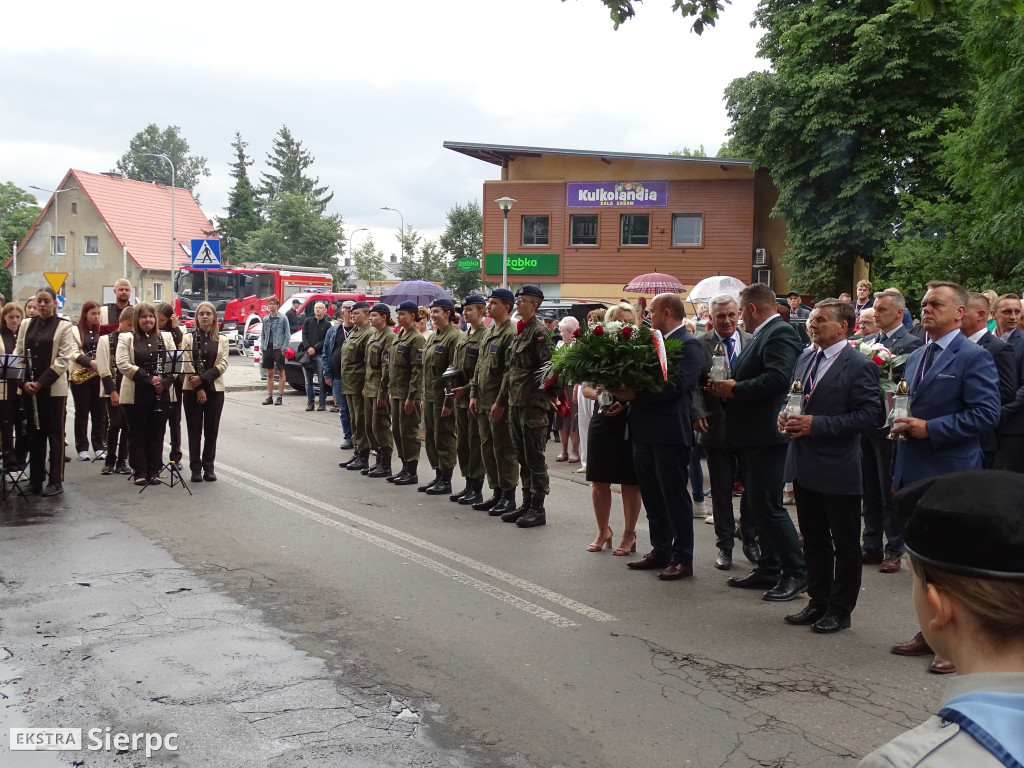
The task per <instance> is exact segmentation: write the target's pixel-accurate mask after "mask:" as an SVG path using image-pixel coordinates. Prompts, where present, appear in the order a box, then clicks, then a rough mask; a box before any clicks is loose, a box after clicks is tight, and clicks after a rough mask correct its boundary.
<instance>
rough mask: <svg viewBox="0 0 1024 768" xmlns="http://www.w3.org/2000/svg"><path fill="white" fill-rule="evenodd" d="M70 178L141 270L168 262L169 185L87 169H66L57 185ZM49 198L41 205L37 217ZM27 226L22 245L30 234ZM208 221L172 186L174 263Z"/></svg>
mask: <svg viewBox="0 0 1024 768" xmlns="http://www.w3.org/2000/svg"><path fill="white" fill-rule="evenodd" d="M70 178H74V179H75V180H76V181H77V182H78V186H79V187H81V189H82V191H83V192H85V194H86V195H87V196H88V197H89V199H90V200H91V201H92V204H93V206H94V207H95V208H96V211H97V212H98V213H99V215H100V217H101V218H102V219H103V221H104V222H105V223H106V225H107V227H108V228H109V229H110V231H111V233H113V235H114V237H115V238H116V239H117V241H118V242H120V243H127V244H128V256H129V257H130V258H131V259H132V260H133V261H134V262H135V263H136V264H138V265H139V266H140V267H142V268H143V269H168V268H169V267H170V263H171V189H170V187H167V186H165V185H163V184H152V183H149V182H145V181H135V180H134V179H124V178H115V177H111V176H106V175H104V174H101V173H88V172H87V171H78V170H75V169H73V168H72V169H71V170H70V171H68V173H67V175H66V176H65V177H64V180H63V182H62V183H61V185H60V186H59V187H58V189H63V188H65V187H66V186H67V184H68V180H69V179H70ZM52 200H53V198H50V202H48V203H47V204H46V206H45V207H44V208H43V213H41V214H40V219H41V218H42V216H43V214H44V213H45V212H46V208H47V207H49V205H50V204H51V203H52ZM38 223H39V219H37V220H36V223H35V224H33V225H32V229H30V230H29V231H28V233H27V234H26V235H25V239H24V240H23V241H22V242H23V243H24V242H26V241H27V240H28V238H29V237H31V236H32V232H33V230H34V229H35V227H36V224H38ZM212 229H213V224H212V223H211V222H210V220H209V219H208V218H207V217H206V214H204V213H203V212H202V210H201V209H200V208H199V204H198V203H197V202H196V200H195V198H194V197H192V193H191V192H189V191H188V190H187V189H182V188H180V187H175V189H174V234H175V240H176V245H177V246H178V249H177V250H176V252H175V262H174V263H175V266H176V267H181V266H185V265H187V264H188V263H189V260H188V255H187V250H186V251H182V250H180V248H181V245H182V244H184V246H185V248H186V249H188V248H189V246H190V245H191V241H192V239H193V238H201V237H205V234H204V233H206V232H209V231H210V230H212Z"/></svg>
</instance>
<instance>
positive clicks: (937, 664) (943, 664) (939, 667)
mask: <svg viewBox="0 0 1024 768" xmlns="http://www.w3.org/2000/svg"><path fill="white" fill-rule="evenodd" d="M928 671H929V672H931V673H932V674H934V675H951V674H953V673H954V672H956V664H954V663H953V662H952V661H950V660H949V659H944V658H942V657H941V656H939V655H938V654H936V656H935V658H934V659H932V663H931V664H929V665H928Z"/></svg>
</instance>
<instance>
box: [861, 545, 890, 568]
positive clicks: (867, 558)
mask: <svg viewBox="0 0 1024 768" xmlns="http://www.w3.org/2000/svg"><path fill="white" fill-rule="evenodd" d="M884 559H885V558H883V557H882V553H881V552H868V551H867V550H866V549H863V550H861V553H860V561H861V562H862V563H863V564H864V565H881V564H882V560H884Z"/></svg>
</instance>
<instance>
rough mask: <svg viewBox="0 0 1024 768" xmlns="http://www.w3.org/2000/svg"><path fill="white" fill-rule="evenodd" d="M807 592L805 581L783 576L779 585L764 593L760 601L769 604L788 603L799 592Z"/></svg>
mask: <svg viewBox="0 0 1024 768" xmlns="http://www.w3.org/2000/svg"><path fill="white" fill-rule="evenodd" d="M806 591H807V579H798V578H797V577H796V576H783V577H782V578H781V579H779V583H778V584H776V585H775V586H774V587H772V588H771V589H769V590H768V591H767V592H765V593H764V594H763V595H762V596H761V599H762V600H767V601H768V602H769V603H788V602H789V601H790V600H795V599H796V597H797V596H798V595H799V594H800V593H801V592H806Z"/></svg>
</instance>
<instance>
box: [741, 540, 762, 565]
mask: <svg viewBox="0 0 1024 768" xmlns="http://www.w3.org/2000/svg"><path fill="white" fill-rule="evenodd" d="M743 556H744V557H745V558H747V562H748V563H750V564H751V565H757V561H758V560H760V559H761V547H759V546H758V544H757V542H756V541H751V542H749V543H748V542H743Z"/></svg>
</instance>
